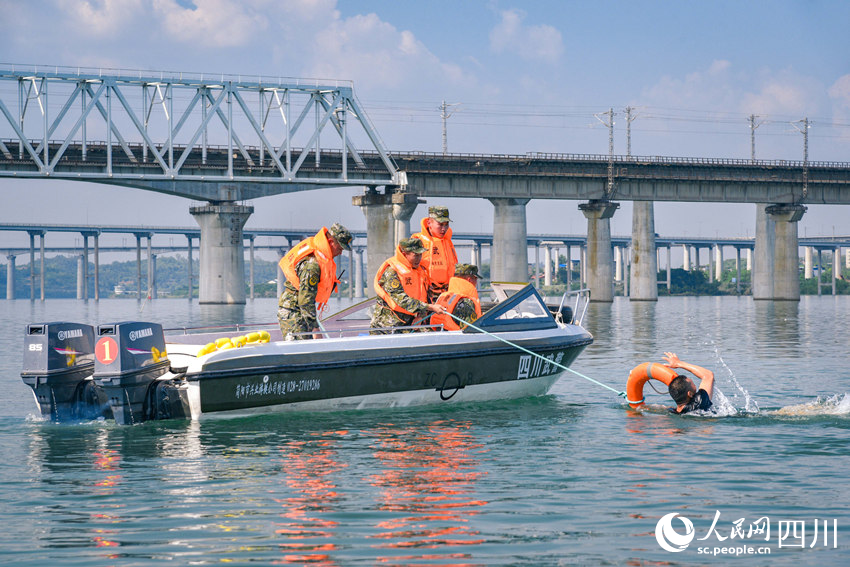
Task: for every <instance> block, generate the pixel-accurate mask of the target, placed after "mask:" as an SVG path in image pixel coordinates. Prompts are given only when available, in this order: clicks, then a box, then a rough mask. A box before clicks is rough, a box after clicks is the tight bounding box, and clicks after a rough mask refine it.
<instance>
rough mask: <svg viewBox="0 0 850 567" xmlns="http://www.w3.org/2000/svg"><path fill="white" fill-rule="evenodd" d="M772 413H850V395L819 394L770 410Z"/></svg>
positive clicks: (805, 415)
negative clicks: (806, 399) (812, 397)
mask: <svg viewBox="0 0 850 567" xmlns="http://www.w3.org/2000/svg"><path fill="white" fill-rule="evenodd" d="M769 413H770V414H772V415H778V416H791V417H808V416H817V415H840V416H848V415H850V395H848V394H846V393H844V394H833V395H831V396H826V397H824V396H818V397H817V399H816V400H814V401H811V402H806V403H803V404H794V405H790V406H785V407H781V408H779V409H778V410H774V411H772V412H769Z"/></svg>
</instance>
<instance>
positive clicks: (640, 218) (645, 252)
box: [629, 201, 658, 301]
mask: <svg viewBox="0 0 850 567" xmlns="http://www.w3.org/2000/svg"><path fill="white" fill-rule="evenodd" d="M632 206H633V209H632V254H631V264H632V265H631V286H629V287H630V292H629V293H630V295H629V299H631V300H634V301H658V254H657V251H656V249H655V209H654V207H653V203H652V201H635V202H634V203H633V205H632Z"/></svg>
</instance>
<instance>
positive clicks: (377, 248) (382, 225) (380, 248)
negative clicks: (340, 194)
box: [351, 187, 412, 293]
mask: <svg viewBox="0 0 850 567" xmlns="http://www.w3.org/2000/svg"><path fill="white" fill-rule="evenodd" d="M351 202H352V204H353V205H354V206H355V207H360V210H361V211H363V214H364V215H365V216H366V243H367V247H366V284H367V286H368V287H369V289H370V290H371V289H372V280H374V279H375V274H377V273H378V268H380V267H381V264H383V263H384V260H386V259H387V258H389V257H390V256H392V255H394V254H395V219H394V218H393V203H392V193H389V194H387V193H378V191H377V190H376V189H375V188H374V187H369V188H368V189H367V190H366V193H364V194H363V195H356V196H354V197H352V199H351ZM411 214H412V213H411ZM370 293H371V292H370Z"/></svg>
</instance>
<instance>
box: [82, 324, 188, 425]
mask: <svg viewBox="0 0 850 567" xmlns="http://www.w3.org/2000/svg"><path fill="white" fill-rule="evenodd" d="M94 352H95V368H94V380H95V382H96V383H97V385H98V386H100V387H101V388H103V390H104V392H106V395H107V397H108V399H109V405H110V406H111V407H112V415H113V416H114V417H115V421H117V422H118V423H120V424H123V425H132V424H134V423H141V422H142V421H146V420H148V419H159V418H160V417H159V416H158V415H157V412H156V408H155V407H154V408H150V407H149V406H150V403H149V397H150V395H151V391H153V395H154V399H156V396H155V393H156V390H157V388H158V387H160V385H159V384H158V380H157V379H158V378H159V377H160V376H162V375H163V374H165V373H166V372H168V370H169V361H168V354H167V353H166V352H165V336H164V335H163V333H162V325H159V324H157V323H143V322H139V321H127V322H123V323H113V324H110V325H99V326H98V328H97V343H96V344H95V349H94ZM162 381H163V382H165V383H166V384H172V385H173V386H174V387H175V388H176V389H177V390H179V389H180V388H179V385H178V384H176V383H175V381H173V380H166V379H163V380H162ZM182 390H183V392H182V393H183V400H188V396H186V395H185V387H183V388H182ZM175 395H176V396H177V397H180V394H179V393H178V392H176V391H175ZM172 413H177V412H172ZM186 416H188V401H187V402H186V415H182V416H180V415H168V416H163V417H186Z"/></svg>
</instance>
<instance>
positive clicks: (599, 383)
mask: <svg viewBox="0 0 850 567" xmlns="http://www.w3.org/2000/svg"><path fill="white" fill-rule="evenodd" d="M446 314H447V315H448V316H449V317H451V318H452V319H454V320H455V321H457V322H458V323H460V324H461V325H465V326H467V327H472V328H473V329H475V330H476V331H478V332H479V333H484V334H485V335H488V336H490V337H493V338H494V339H498V340H500V341H502V342H503V343H505V344H507V345H510V346H512V347H514V348H517V349H519V350H521V351H522V352H525V353H528V354H530V355H531V356H536V357H537V358H539V359H541V360H543V361H545V362H548V363H550V364H554V365H555V366H557V367H558V368H561V369H562V370H567V371H568V372H572V373H573V374H575V375H576V376H578V377H580V378H584V379H585V380H589V381H590V382H593V383H594V384H597V385H599V386H602V387H603V388H606V389H608V390H611V391H612V392H614V393H615V394H617V395H618V396H620V397H622V398H625V399H626V401H627V402H629V403H638V402H632V401H631V400H629V399H628V397H627V396H626V392H622V391H620V390H616V389H614V388H612V387H611V386H609V385H607V384H603V383H602V382H600V381H599V380H594V379H593V378H591V377H589V376H585V375H584V374H582V373H581V372H577V371H575V370H573V369H572V368H569V367H567V366H564V365H563V364H560V363H558V362H555V361H554V360H550V359H548V358H546V357H545V356H543V355H540V354H537V353H536V352H532V351H530V350H528V349H527V348H525V347H522V346H519V345H518V344H516V343H512V342H511V341H509V340H507V339H503V338H502V337H500V336H498V335H494V334H493V333H490V332H488V331H485V330H484V329H482V328H481V327H476V326H475V325H473V324H472V323H468V322H466V321H464V320H463V319H461V318H460V317H455V316H454V314H453V313H449V312H448V311H446Z"/></svg>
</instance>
